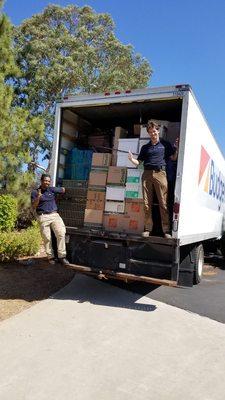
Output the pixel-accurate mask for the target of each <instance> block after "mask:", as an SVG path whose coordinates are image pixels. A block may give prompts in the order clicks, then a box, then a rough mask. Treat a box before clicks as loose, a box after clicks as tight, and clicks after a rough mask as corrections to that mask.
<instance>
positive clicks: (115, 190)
mask: <svg viewBox="0 0 225 400" xmlns="http://www.w3.org/2000/svg"><path fill="white" fill-rule="evenodd" d="M105 198H106V200H115V201H124V198H125V187H123V186H106V196H105Z"/></svg>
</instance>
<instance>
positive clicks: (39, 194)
mask: <svg viewBox="0 0 225 400" xmlns="http://www.w3.org/2000/svg"><path fill="white" fill-rule="evenodd" d="M41 195H42V194H41V189H38V198H39V199H40V197H41Z"/></svg>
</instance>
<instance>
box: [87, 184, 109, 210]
mask: <svg viewBox="0 0 225 400" xmlns="http://www.w3.org/2000/svg"><path fill="white" fill-rule="evenodd" d="M104 207H105V191H103V190H101V191H100V190H93V189H89V190H88V193H87V205H86V208H87V209H91V210H104Z"/></svg>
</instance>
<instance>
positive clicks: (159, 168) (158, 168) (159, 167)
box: [144, 165, 166, 172]
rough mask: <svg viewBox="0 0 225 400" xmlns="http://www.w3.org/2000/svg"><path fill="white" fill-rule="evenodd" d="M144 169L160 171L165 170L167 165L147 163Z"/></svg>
mask: <svg viewBox="0 0 225 400" xmlns="http://www.w3.org/2000/svg"><path fill="white" fill-rule="evenodd" d="M144 169H145V171H156V172H158V171H165V170H166V167H165V165H160V166H157V165H145V166H144Z"/></svg>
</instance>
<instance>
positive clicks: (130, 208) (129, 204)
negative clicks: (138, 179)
mask: <svg viewBox="0 0 225 400" xmlns="http://www.w3.org/2000/svg"><path fill="white" fill-rule="evenodd" d="M125 214H126V215H129V216H131V215H132V216H136V217H138V216H139V217H140V218H143V216H144V202H143V200H142V199H134V200H133V199H126V200H125Z"/></svg>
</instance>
